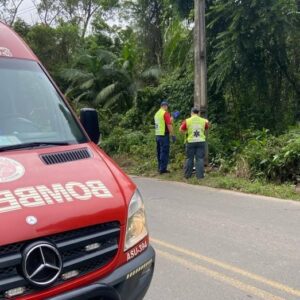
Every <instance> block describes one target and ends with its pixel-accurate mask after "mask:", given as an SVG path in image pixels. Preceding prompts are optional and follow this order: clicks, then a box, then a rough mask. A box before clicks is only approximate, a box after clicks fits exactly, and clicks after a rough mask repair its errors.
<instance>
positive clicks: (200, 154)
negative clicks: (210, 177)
mask: <svg viewBox="0 0 300 300" xmlns="http://www.w3.org/2000/svg"><path fill="white" fill-rule="evenodd" d="M204 157H205V142H199V143H187V144H186V163H185V168H184V177H185V178H190V177H191V176H192V172H193V168H194V161H196V177H197V178H198V179H201V178H204Z"/></svg>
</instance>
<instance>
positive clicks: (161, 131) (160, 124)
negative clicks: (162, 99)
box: [154, 108, 166, 135]
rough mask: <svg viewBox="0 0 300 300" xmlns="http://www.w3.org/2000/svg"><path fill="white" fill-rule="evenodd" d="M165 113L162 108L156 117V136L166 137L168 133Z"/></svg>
mask: <svg viewBox="0 0 300 300" xmlns="http://www.w3.org/2000/svg"><path fill="white" fill-rule="evenodd" d="M165 113H166V111H165V110H163V109H162V108H161V109H159V110H158V111H157V113H156V114H155V116H154V122H155V135H165V133H166V123H165V118H164V116H165Z"/></svg>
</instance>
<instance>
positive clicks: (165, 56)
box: [0, 0, 300, 181]
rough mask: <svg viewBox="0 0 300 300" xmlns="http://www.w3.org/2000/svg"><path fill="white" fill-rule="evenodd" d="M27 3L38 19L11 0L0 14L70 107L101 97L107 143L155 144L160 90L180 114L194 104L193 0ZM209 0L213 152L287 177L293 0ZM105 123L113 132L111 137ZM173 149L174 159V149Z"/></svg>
mask: <svg viewBox="0 0 300 300" xmlns="http://www.w3.org/2000/svg"><path fill="white" fill-rule="evenodd" d="M14 2H16V1H14ZM35 3H36V6H37V8H38V15H39V20H40V21H39V22H38V23H37V24H33V25H28V24H26V23H24V22H23V21H22V20H20V19H18V13H17V12H16V11H15V10H13V9H12V8H13V2H12V0H6V1H1V0H0V8H1V9H0V10H1V13H2V15H1V13H0V16H1V18H2V19H4V20H6V21H7V22H8V23H9V24H14V28H15V29H16V31H17V32H19V33H20V34H21V35H22V36H23V37H24V38H25V40H26V41H27V42H28V43H29V44H30V46H31V47H32V48H33V50H34V51H35V52H36V54H37V55H38V56H39V58H40V59H41V61H42V62H43V63H44V64H45V65H46V67H47V68H48V69H49V70H50V72H51V74H52V75H54V76H55V78H56V80H57V81H58V83H59V85H60V86H61V87H62V89H63V91H64V92H65V93H66V95H67V97H68V98H69V99H70V101H72V102H73V105H74V106H75V107H76V108H77V107H81V106H83V105H89V106H93V107H95V108H97V109H98V111H99V114H100V117H101V120H102V122H101V124H102V132H103V135H104V145H105V146H106V149H108V150H109V151H110V152H111V153H114V152H118V151H123V150H122V149H127V150H124V151H127V152H130V151H131V150H128V147H127V146H126V145H125V144H126V141H127V142H128V145H131V146H132V147H131V146H130V147H131V148H130V149H134V151H136V152H137V153H138V152H139V150H138V149H137V148H136V147H135V144H139V142H138V141H143V143H142V144H143V146H145V147H146V148H145V149H144V150H141V151H140V152H141V153H143V156H144V157H145V156H148V155H152V154H151V153H148V152H147V151H146V150H147V149H151V147H152V146H153V145H152V146H151V143H150V142H149V141H150V139H151V138H153V137H152V135H151V132H152V126H153V125H152V118H153V113H154V111H155V110H156V109H157V107H158V105H159V103H160V101H161V100H162V99H169V101H170V103H171V110H179V111H181V118H184V117H185V116H187V115H188V114H189V110H190V107H191V106H192V105H193V88H194V87H193V85H194V83H193V4H194V0H76V1H48V0H36V1H35ZM206 4H207V46H208V49H207V52H208V66H209V68H208V79H209V82H208V93H209V105H208V108H209V111H208V114H209V119H210V120H211V121H212V123H213V129H212V134H211V136H210V149H211V161H212V163H213V164H215V165H216V166H218V167H219V168H220V169H221V170H223V171H226V172H228V171H232V172H235V173H236V175H238V176H243V177H247V178H254V177H260V176H263V177H265V178H267V179H269V180H279V181H286V180H295V179H296V177H297V176H299V175H300V174H299V173H300V165H299V164H300V148H299V147H300V145H299V131H300V130H299V125H298V126H297V123H298V122H299V121H300V51H299V49H298V46H299V44H300V2H299V1H298V0H265V1H257V0H240V1H236V0H207V1H206ZM290 128H294V129H290ZM288 131H290V132H288ZM112 132H113V135H120V134H122V139H121V138H115V137H111V136H110V137H108V134H112ZM126 133H129V136H127V134H126ZM138 137H140V138H138ZM141 137H143V138H141ZM114 138H115V139H114ZM118 141H122V146H121V145H119V146H118V145H115V144H114V143H117V142H118ZM130 141H132V143H131V142H130ZM148 143H150V144H148ZM145 144H148V145H145ZM178 147H179V148H178V151H179V152H182V145H178ZM145 151H146V152H145ZM174 155H175V152H174ZM180 157H181V156H180ZM181 158H182V157H181ZM173 159H174V160H173V161H174V162H179V160H180V158H179V156H178V154H176V155H175V156H174V157H173Z"/></svg>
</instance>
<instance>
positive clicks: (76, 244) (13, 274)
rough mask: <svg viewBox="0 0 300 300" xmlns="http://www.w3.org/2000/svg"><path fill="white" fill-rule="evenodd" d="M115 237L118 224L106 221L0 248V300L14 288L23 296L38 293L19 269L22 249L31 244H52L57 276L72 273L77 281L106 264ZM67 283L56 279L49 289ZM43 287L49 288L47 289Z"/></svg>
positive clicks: (116, 241) (115, 247) (113, 251)
mask: <svg viewBox="0 0 300 300" xmlns="http://www.w3.org/2000/svg"><path fill="white" fill-rule="evenodd" d="M119 238H120V225H119V223H118V222H110V223H105V224H100V225H95V226H91V227H85V228H81V229H77V230H72V231H68V232H63V233H59V234H55V235H51V236H47V237H43V238H41V239H38V240H30V241H26V242H22V243H16V244H12V245H7V246H0V299H5V292H6V291H8V290H10V289H14V288H18V287H25V289H26V292H25V294H26V295H28V294H31V293H35V292H39V291H41V288H40V287H39V288H37V287H35V286H33V285H31V284H30V283H29V282H28V281H27V280H26V278H25V276H24V271H23V270H22V261H23V260H24V249H25V248H26V249H28V247H29V248H30V247H31V244H34V245H36V243H39V242H41V243H45V242H46V243H50V244H51V245H53V246H54V247H55V248H56V249H57V250H58V252H59V254H60V256H61V258H62V263H63V268H62V272H61V274H64V273H66V272H70V271H76V272H78V273H77V274H78V275H77V276H76V278H77V277H80V276H82V275H85V274H88V273H90V272H93V271H95V270H99V269H100V268H102V267H103V266H105V265H107V264H108V263H110V262H111V261H112V260H113V259H114V257H115V256H116V254H117V252H118V245H119ZM70 280H71V279H70ZM67 281H68V280H64V279H63V278H62V276H59V277H58V278H57V280H56V281H55V282H54V283H53V284H52V286H53V285H54V286H55V285H58V284H61V283H64V282H67ZM45 288H49V286H46V287H45ZM23 295H24V294H23Z"/></svg>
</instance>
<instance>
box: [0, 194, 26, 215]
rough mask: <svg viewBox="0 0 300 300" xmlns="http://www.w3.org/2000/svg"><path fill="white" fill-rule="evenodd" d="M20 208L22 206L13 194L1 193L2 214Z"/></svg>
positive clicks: (0, 206)
mask: <svg viewBox="0 0 300 300" xmlns="http://www.w3.org/2000/svg"><path fill="white" fill-rule="evenodd" d="M20 208H21V205H20V204H19V203H18V201H17V200H16V198H15V197H14V195H13V194H12V192H10V191H0V213H5V212H9V211H12V210H17V209H20Z"/></svg>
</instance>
